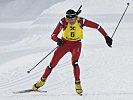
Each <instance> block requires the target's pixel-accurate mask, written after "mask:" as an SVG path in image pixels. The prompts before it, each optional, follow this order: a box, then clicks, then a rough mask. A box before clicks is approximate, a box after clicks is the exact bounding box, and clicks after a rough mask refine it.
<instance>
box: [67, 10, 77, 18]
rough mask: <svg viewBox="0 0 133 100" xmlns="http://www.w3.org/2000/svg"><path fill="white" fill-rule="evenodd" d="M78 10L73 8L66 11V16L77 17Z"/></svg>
mask: <svg viewBox="0 0 133 100" xmlns="http://www.w3.org/2000/svg"><path fill="white" fill-rule="evenodd" d="M76 16H77V15H76V12H75V11H74V10H72V9H69V10H67V11H66V18H74V17H76Z"/></svg>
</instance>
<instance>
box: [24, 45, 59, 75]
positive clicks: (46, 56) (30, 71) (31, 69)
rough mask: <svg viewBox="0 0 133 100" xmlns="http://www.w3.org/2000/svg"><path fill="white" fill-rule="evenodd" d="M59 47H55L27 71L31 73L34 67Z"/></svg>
mask: <svg viewBox="0 0 133 100" xmlns="http://www.w3.org/2000/svg"><path fill="white" fill-rule="evenodd" d="M57 48H58V46H57V47H55V48H54V49H53V50H52V51H51V52H49V53H48V54H47V55H46V56H45V57H44V58H43V59H41V60H40V61H39V62H38V63H37V64H36V65H35V66H34V67H33V68H31V69H30V70H29V71H27V73H30V72H31V71H32V70H33V69H34V68H36V67H37V66H38V65H39V64H40V63H41V62H42V61H43V60H44V59H45V58H47V57H48V56H49V55H50V54H51V53H52V52H53V51H55V49H57Z"/></svg>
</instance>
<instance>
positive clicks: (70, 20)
mask: <svg viewBox="0 0 133 100" xmlns="http://www.w3.org/2000/svg"><path fill="white" fill-rule="evenodd" d="M67 19H68V22H69V23H70V24H72V25H73V24H75V22H76V19H77V17H74V18H67Z"/></svg>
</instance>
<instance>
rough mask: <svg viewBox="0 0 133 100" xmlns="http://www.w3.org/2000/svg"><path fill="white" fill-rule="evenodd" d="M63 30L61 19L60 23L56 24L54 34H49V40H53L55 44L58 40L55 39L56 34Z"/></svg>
mask: <svg viewBox="0 0 133 100" xmlns="http://www.w3.org/2000/svg"><path fill="white" fill-rule="evenodd" d="M62 28H63V23H62V19H61V20H60V22H59V23H58V25H57V26H56V28H55V30H54V32H53V33H52V34H51V39H52V40H54V41H55V42H57V41H58V40H59V38H58V37H57V36H58V34H59V33H60V31H61V30H62Z"/></svg>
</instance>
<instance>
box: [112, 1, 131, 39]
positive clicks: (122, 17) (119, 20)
mask: <svg viewBox="0 0 133 100" xmlns="http://www.w3.org/2000/svg"><path fill="white" fill-rule="evenodd" d="M129 4H130V3H127V7H126V9H125V11H124V13H123V14H122V16H121V18H120V20H119V22H118V24H117V26H116V28H115V30H114V32H113V35H112V37H111V38H113V36H114V34H115V32H116V30H117V28H118V26H119V25H120V22H121V20H122V18H123V16H124V15H125V13H126V11H127V8H128V6H129Z"/></svg>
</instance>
